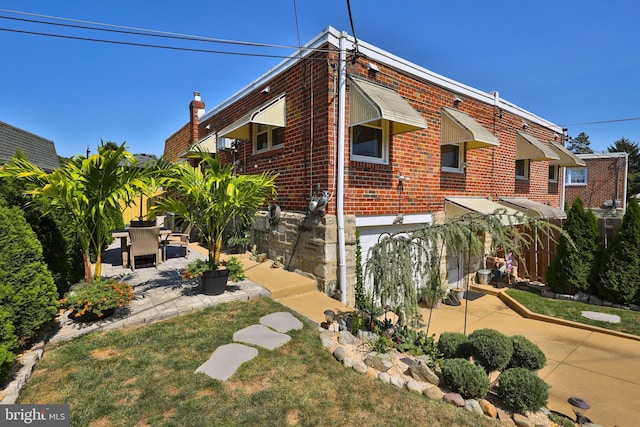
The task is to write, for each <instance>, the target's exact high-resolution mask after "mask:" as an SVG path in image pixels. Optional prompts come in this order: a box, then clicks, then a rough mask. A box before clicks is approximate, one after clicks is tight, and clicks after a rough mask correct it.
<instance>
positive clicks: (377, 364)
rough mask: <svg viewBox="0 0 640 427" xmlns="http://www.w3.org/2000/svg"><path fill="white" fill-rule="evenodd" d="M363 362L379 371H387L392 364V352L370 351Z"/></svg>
mask: <svg viewBox="0 0 640 427" xmlns="http://www.w3.org/2000/svg"><path fill="white" fill-rule="evenodd" d="M364 363H366V364H367V366H371V367H372V368H373V369H377V370H378V371H380V372H387V371H388V370H389V369H391V367H392V366H393V354H380V353H376V352H374V351H372V352H371V353H369V354H367V357H366V358H365V359H364Z"/></svg>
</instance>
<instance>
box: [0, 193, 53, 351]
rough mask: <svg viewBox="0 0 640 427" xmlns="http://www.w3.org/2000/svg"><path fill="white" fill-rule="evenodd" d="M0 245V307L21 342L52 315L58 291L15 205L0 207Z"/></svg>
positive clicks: (32, 235)
mask: <svg viewBox="0 0 640 427" xmlns="http://www.w3.org/2000/svg"><path fill="white" fill-rule="evenodd" d="M0 247H1V248H2V250H0V306H4V308H5V309H6V310H7V311H8V312H9V313H10V315H11V319H12V322H13V326H14V327H15V334H16V336H17V338H18V340H19V341H20V342H24V341H26V340H28V339H30V338H31V337H33V336H34V335H35V334H36V333H37V332H38V331H39V330H40V328H42V327H43V326H44V325H45V324H46V323H48V322H49V321H51V320H52V319H53V318H54V316H55V315H56V313H57V311H58V293H57V290H56V287H55V284H54V283H53V277H52V276H51V273H50V272H49V270H48V269H47V265H46V264H45V263H44V259H43V257H42V246H41V245H40V242H39V241H38V239H37V238H36V234H35V233H34V232H33V230H31V228H30V227H29V224H28V223H27V221H26V220H25V218H24V216H23V214H22V211H21V210H20V209H18V208H17V207H12V208H7V207H4V206H0Z"/></svg>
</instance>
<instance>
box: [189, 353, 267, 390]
mask: <svg viewBox="0 0 640 427" xmlns="http://www.w3.org/2000/svg"><path fill="white" fill-rule="evenodd" d="M257 355H258V350H257V349H255V348H253V347H249V346H246V345H242V344H225V345H221V346H220V347H218V348H217V349H216V351H214V352H213V354H212V355H211V357H210V358H209V360H207V361H206V362H204V363H203V364H202V365H200V366H199V367H198V369H196V372H201V373H203V374H205V375H208V376H210V377H211V378H213V379H214V380H219V381H225V380H227V379H228V378H229V377H231V376H232V375H233V374H235V373H236V370H237V369H238V368H239V367H240V365H242V364H243V363H244V362H247V361H249V360H251V359H253V358H254V357H256V356H257Z"/></svg>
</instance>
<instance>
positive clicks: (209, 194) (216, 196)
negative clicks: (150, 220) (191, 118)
mask: <svg viewBox="0 0 640 427" xmlns="http://www.w3.org/2000/svg"><path fill="white" fill-rule="evenodd" d="M192 159H194V160H196V161H197V165H196V166H192V165H191V164H190V163H189V162H183V163H178V164H175V165H172V166H171V167H170V168H169V169H168V171H167V173H166V177H164V178H163V179H162V184H163V186H164V187H165V189H166V190H167V196H165V197H163V198H161V199H160V200H159V202H158V203H157V204H156V205H155V206H153V207H152V208H151V212H154V213H156V212H174V213H175V214H176V215H177V216H180V217H182V218H184V219H185V220H186V221H188V222H190V223H191V225H192V226H193V227H194V228H195V229H196V230H198V232H199V234H200V236H201V237H202V239H203V240H204V244H205V245H206V247H207V250H208V260H207V266H206V271H203V272H202V276H201V278H202V279H201V280H202V290H203V293H205V294H207V295H217V294H220V293H223V292H224V291H225V288H226V283H227V278H228V275H229V272H228V270H227V269H221V268H219V267H220V254H221V252H222V244H223V240H224V231H225V228H226V227H227V225H228V224H229V223H230V222H231V221H232V220H233V218H237V219H238V220H240V221H241V222H242V223H243V224H245V225H248V224H250V223H251V222H252V221H253V216H254V215H255V212H256V211H257V210H258V209H259V208H260V207H261V206H262V205H263V204H264V202H265V200H266V199H267V198H271V199H273V198H275V196H276V186H275V180H276V176H277V175H276V174H273V173H270V172H264V173H262V174H260V175H238V174H236V173H235V172H234V171H233V166H232V165H223V164H221V163H220V161H219V159H217V158H215V157H213V156H212V155H211V154H209V153H208V152H206V151H204V150H198V151H197V152H195V153H194V154H193V155H192Z"/></svg>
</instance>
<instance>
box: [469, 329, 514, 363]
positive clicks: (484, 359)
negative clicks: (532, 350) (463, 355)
mask: <svg viewBox="0 0 640 427" xmlns="http://www.w3.org/2000/svg"><path fill="white" fill-rule="evenodd" d="M469 343H470V346H471V355H472V356H473V360H474V361H475V362H476V363H477V364H479V365H480V366H482V367H483V368H484V370H485V371H486V372H487V373H490V372H493V371H501V370H503V369H504V368H505V366H507V363H509V360H511V355H512V354H513V345H512V344H511V339H509V337H508V336H506V335H504V334H503V333H502V332H499V331H496V330H495V329H478V330H476V331H473V332H472V333H471V335H469Z"/></svg>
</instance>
